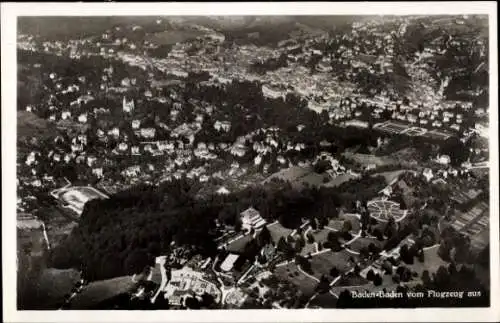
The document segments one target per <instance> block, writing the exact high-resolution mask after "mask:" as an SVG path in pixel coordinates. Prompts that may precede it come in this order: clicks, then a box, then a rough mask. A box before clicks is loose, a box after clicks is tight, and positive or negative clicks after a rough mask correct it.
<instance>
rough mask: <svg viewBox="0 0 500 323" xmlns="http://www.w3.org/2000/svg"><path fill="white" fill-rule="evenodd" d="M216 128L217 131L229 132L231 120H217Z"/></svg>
mask: <svg viewBox="0 0 500 323" xmlns="http://www.w3.org/2000/svg"><path fill="white" fill-rule="evenodd" d="M214 129H215V130H217V131H221V130H223V131H225V132H228V131H229V130H230V129H231V122H229V121H219V120H217V121H215V123H214Z"/></svg>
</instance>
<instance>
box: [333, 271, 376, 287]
mask: <svg viewBox="0 0 500 323" xmlns="http://www.w3.org/2000/svg"><path fill="white" fill-rule="evenodd" d="M370 283H371V282H370V281H369V280H368V279H365V278H363V277H361V276H360V275H358V274H355V273H353V272H351V273H350V274H348V275H346V276H344V277H342V278H340V279H339V280H337V282H336V283H335V286H345V287H347V286H362V285H366V284H370Z"/></svg>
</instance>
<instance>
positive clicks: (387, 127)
mask: <svg viewBox="0 0 500 323" xmlns="http://www.w3.org/2000/svg"><path fill="white" fill-rule="evenodd" d="M374 128H376V129H379V130H382V131H384V132H388V133H402V132H403V131H404V130H406V129H408V128H409V125H406V124H403V123H399V122H394V121H386V122H383V123H379V124H376V125H375V126H374Z"/></svg>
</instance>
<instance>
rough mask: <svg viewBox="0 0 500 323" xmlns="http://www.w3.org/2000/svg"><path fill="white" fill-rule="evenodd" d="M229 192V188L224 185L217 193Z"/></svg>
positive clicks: (225, 193)
mask: <svg viewBox="0 0 500 323" xmlns="http://www.w3.org/2000/svg"><path fill="white" fill-rule="evenodd" d="M229 193H230V192H229V190H228V189H227V188H225V187H224V186H222V187H221V188H219V189H218V190H217V194H221V195H227V194H229Z"/></svg>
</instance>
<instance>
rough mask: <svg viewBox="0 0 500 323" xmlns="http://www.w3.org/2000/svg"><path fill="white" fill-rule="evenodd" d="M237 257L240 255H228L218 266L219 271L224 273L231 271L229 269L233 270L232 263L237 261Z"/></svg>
mask: <svg viewBox="0 0 500 323" xmlns="http://www.w3.org/2000/svg"><path fill="white" fill-rule="evenodd" d="M239 257H240V255H237V254H234V253H230V254H229V255H227V257H226V258H225V259H224V261H223V262H222V264H221V265H220V269H221V270H222V271H225V272H228V271H231V269H233V266H234V263H235V262H236V260H238V258H239Z"/></svg>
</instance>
